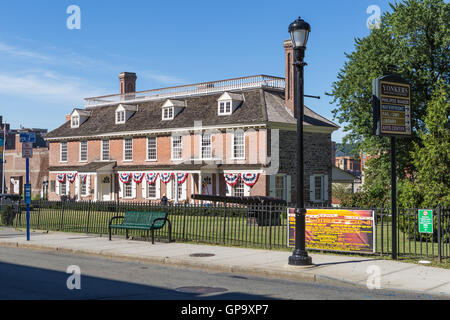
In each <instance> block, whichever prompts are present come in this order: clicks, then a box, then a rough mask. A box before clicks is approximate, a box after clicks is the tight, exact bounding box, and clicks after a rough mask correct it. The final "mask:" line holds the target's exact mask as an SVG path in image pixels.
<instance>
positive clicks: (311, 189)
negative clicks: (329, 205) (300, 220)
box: [309, 175, 316, 202]
mask: <svg viewBox="0 0 450 320" xmlns="http://www.w3.org/2000/svg"><path fill="white" fill-rule="evenodd" d="M314 182H315V181H314V175H312V176H309V201H311V202H313V201H315V199H316V191H315V183H314Z"/></svg>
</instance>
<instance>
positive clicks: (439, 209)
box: [432, 204, 442, 262]
mask: <svg viewBox="0 0 450 320" xmlns="http://www.w3.org/2000/svg"><path fill="white" fill-rule="evenodd" d="M437 220H438V221H437V242H438V260H439V262H441V261H442V255H441V206H440V205H439V204H438V207H437ZM432 239H433V238H432ZM432 243H433V242H432Z"/></svg>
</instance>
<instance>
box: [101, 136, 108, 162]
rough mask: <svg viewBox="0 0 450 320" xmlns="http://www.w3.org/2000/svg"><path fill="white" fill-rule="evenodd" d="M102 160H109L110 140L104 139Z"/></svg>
mask: <svg viewBox="0 0 450 320" xmlns="http://www.w3.org/2000/svg"><path fill="white" fill-rule="evenodd" d="M102 160H103V161H108V160H109V140H102Z"/></svg>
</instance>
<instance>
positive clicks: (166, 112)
mask: <svg viewBox="0 0 450 320" xmlns="http://www.w3.org/2000/svg"><path fill="white" fill-rule="evenodd" d="M172 119H173V107H169V108H164V109H163V120H172Z"/></svg>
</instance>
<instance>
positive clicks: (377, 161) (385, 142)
mask: <svg viewBox="0 0 450 320" xmlns="http://www.w3.org/2000/svg"><path fill="white" fill-rule="evenodd" d="M390 7H391V10H392V12H386V13H385V14H384V15H383V16H382V18H381V25H380V28H379V29H373V30H372V31H371V33H370V35H368V36H367V37H365V38H362V39H360V38H357V39H355V49H354V51H353V52H352V53H350V54H346V57H347V61H346V62H345V64H344V66H343V68H342V69H341V70H340V72H339V73H338V76H337V79H338V80H337V81H336V82H334V83H333V85H332V91H331V93H329V95H330V96H332V97H333V101H332V103H333V104H336V105H337V107H336V108H335V109H334V110H333V113H334V116H335V118H336V119H337V120H338V121H339V122H340V123H341V124H344V130H345V131H348V132H349V134H348V135H347V136H346V137H345V138H344V142H345V143H352V144H355V145H356V146H357V148H358V151H359V152H360V153H366V154H369V155H371V156H372V159H371V160H370V161H368V168H367V169H366V170H365V184H364V189H363V193H365V198H368V199H369V196H374V197H376V199H372V198H370V202H374V201H375V202H377V203H378V205H382V204H386V202H387V201H389V198H390V160H389V158H390V150H389V146H390V143H389V138H388V137H378V136H374V135H373V132H372V127H373V125H372V120H373V116H372V101H371V97H372V79H375V78H377V77H379V76H381V75H382V74H383V73H384V72H385V71H387V70H388V66H389V65H395V66H397V71H396V73H397V74H399V75H400V76H401V77H403V78H404V79H406V80H408V81H409V82H410V84H411V92H412V96H411V104H412V105H411V111H412V114H411V117H412V131H413V133H412V135H411V137H405V138H401V139H397V141H396V144H397V154H396V160H397V164H398V166H397V168H396V170H397V176H398V178H399V179H400V180H401V181H403V180H405V179H409V181H414V179H416V178H417V176H418V174H419V173H420V172H422V174H421V178H420V179H421V180H420V181H422V182H423V183H424V182H425V181H426V180H427V179H431V180H432V179H433V176H431V175H424V173H425V171H423V170H422V171H421V169H420V167H421V165H422V164H421V161H425V159H426V157H424V156H423V153H422V152H419V150H422V149H423V150H426V149H427V136H426V135H424V133H425V132H428V130H430V128H429V127H428V126H427V124H426V123H425V122H426V116H427V114H429V112H428V108H430V107H431V106H432V104H430V101H431V100H432V97H433V90H434V89H435V88H436V87H437V85H438V83H442V84H443V89H442V90H444V91H446V90H447V91H448V84H449V83H450V81H449V80H450V75H449V67H448V66H449V65H450V54H449V53H450V25H449V24H450V5H449V4H447V3H445V2H444V0H406V1H403V2H400V3H394V4H390ZM441 87H442V86H441ZM441 108H442V107H441ZM441 120H442V119H441ZM430 121H431V120H430ZM433 125H434V124H431V126H433ZM427 128H428V129H427ZM443 130H448V128H447V129H443ZM441 142H443V141H442V139H437V140H435V143H441ZM442 147H443V146H442ZM429 148H431V146H430V145H429V144H428V149H429ZM433 148H439V147H438V146H436V145H433ZM447 150H448V149H447ZM412 154H421V155H422V158H420V159H418V158H413V157H412ZM434 164H436V162H434ZM447 171H448V167H447ZM441 180H442V179H441ZM447 182H448V181H447ZM398 185H399V187H402V186H404V185H406V184H403V183H399V184H398ZM433 185H434V184H433ZM436 188H437V187H436ZM410 189H411V188H410ZM410 191H411V190H410ZM434 194H436V195H437V193H436V192H435V193H434ZM427 199H428V198H427ZM433 199H434V200H436V201H437V200H438V199H437V198H433ZM433 199H431V198H430V199H429V201H432V200H433ZM427 201H428V200H427Z"/></svg>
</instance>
